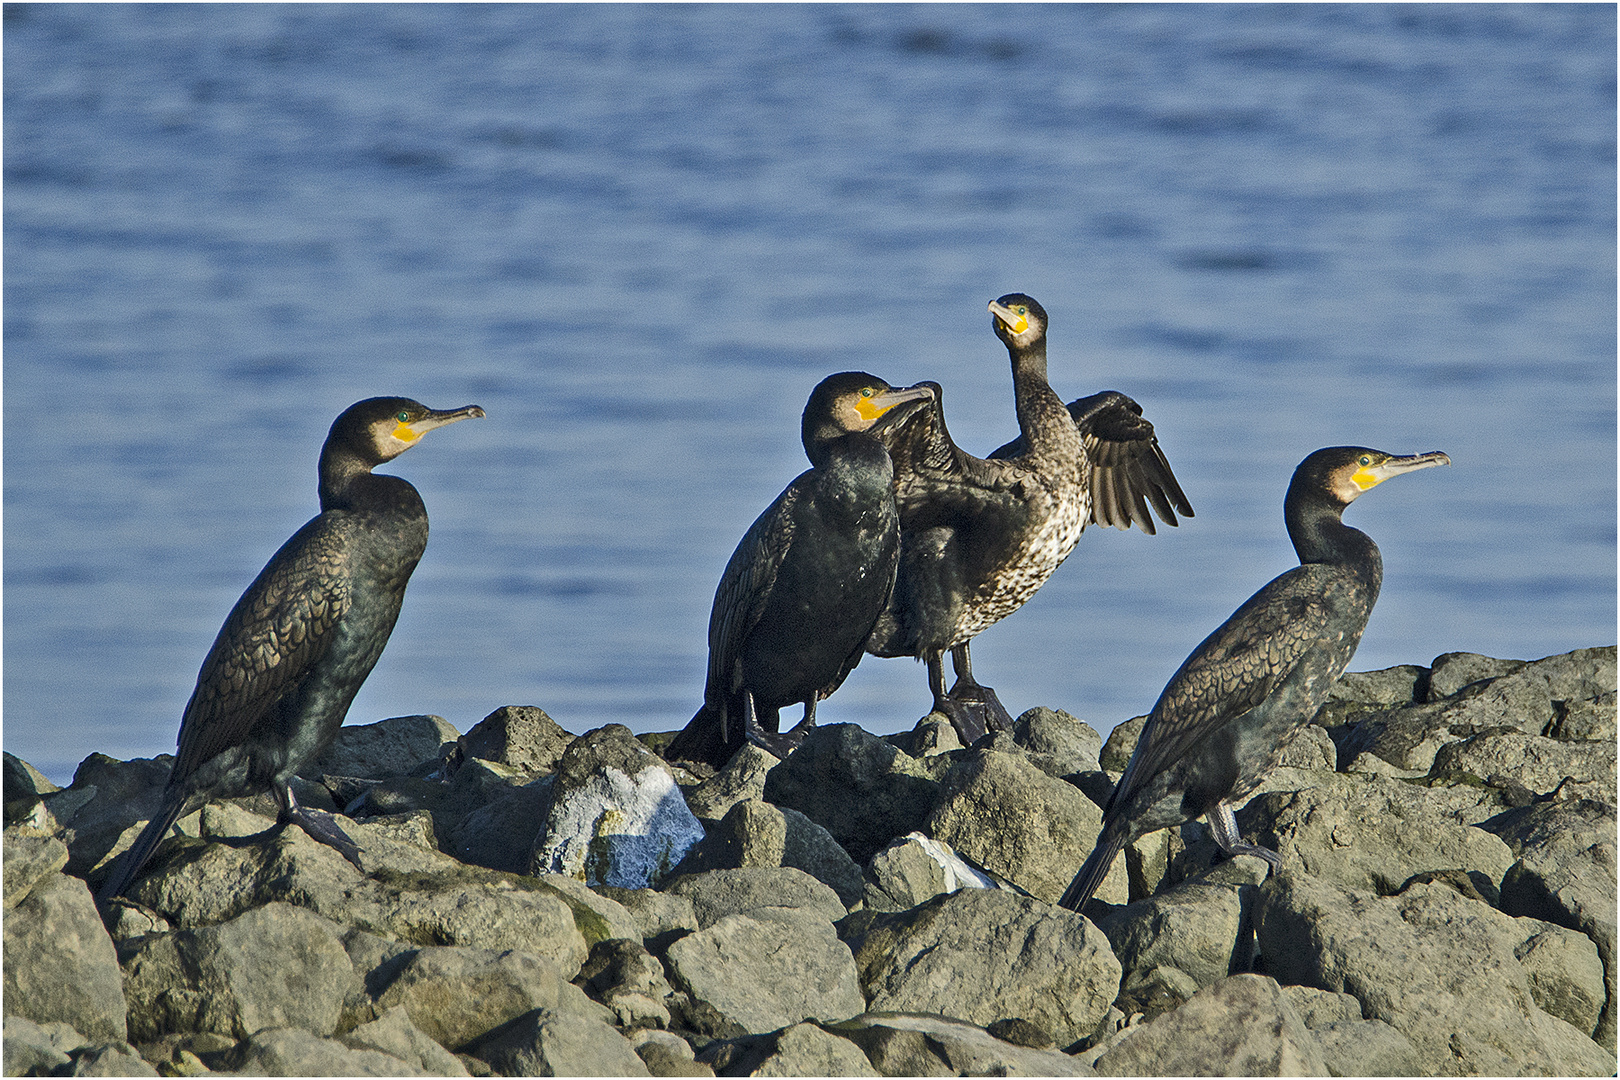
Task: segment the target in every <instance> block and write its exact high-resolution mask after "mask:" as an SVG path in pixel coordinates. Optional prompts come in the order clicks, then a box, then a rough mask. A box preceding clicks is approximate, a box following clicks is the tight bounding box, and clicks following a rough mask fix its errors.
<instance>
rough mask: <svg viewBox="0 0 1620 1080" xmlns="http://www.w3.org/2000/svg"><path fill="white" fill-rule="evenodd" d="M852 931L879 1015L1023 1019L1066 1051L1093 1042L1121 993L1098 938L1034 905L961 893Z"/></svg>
mask: <svg viewBox="0 0 1620 1080" xmlns="http://www.w3.org/2000/svg"><path fill="white" fill-rule="evenodd" d="M851 929H852V930H857V929H858V932H859V936H858V937H855V938H853V939H852V941H851V944H852V946H853V948H854V951H855V961H856V964H857V965H858V966H859V970H860V975H861V985H862V987H863V988H864V989H865V990H866V993H867V995H868V997H869V999H870V1001H871V1007H872V1009H873V1010H874V1011H881V1012H918V1013H938V1014H940V1015H942V1016H952V1017H956V1018H957V1019H960V1020H966V1021H969V1022H970V1023H974V1024H978V1025H980V1026H984V1025H987V1024H992V1023H994V1022H996V1021H998V1020H1003V1019H1022V1020H1027V1021H1029V1022H1030V1023H1032V1024H1035V1025H1036V1026H1038V1027H1039V1028H1041V1029H1042V1030H1044V1031H1046V1032H1047V1033H1048V1034H1049V1035H1050V1036H1051V1037H1052V1038H1053V1039H1054V1040H1055V1041H1056V1043H1057V1045H1058V1046H1061V1047H1067V1046H1070V1045H1071V1044H1073V1043H1075V1042H1078V1041H1079V1040H1081V1039H1084V1038H1086V1037H1087V1036H1088V1035H1090V1034H1091V1032H1092V1030H1093V1029H1094V1028H1095V1027H1096V1026H1097V1023H1098V1021H1100V1020H1101V1019H1102V1018H1103V1016H1104V1014H1106V1013H1107V1012H1108V1007H1109V1005H1110V1004H1111V1003H1112V1002H1113V1000H1114V996H1115V995H1116V994H1117V993H1118V991H1119V979H1120V966H1119V961H1118V960H1116V959H1114V954H1113V953H1112V952H1110V951H1109V948H1108V942H1107V939H1105V938H1104V937H1103V935H1102V933H1101V931H1099V930H1098V929H1097V928H1096V927H1095V926H1093V925H1092V924H1091V923H1090V922H1089V921H1087V920H1086V919H1085V918H1084V917H1082V916H1080V915H1077V914H1075V913H1074V912H1071V911H1067V910H1064V909H1063V908H1059V907H1054V906H1052V905H1049V904H1046V903H1044V902H1042V901H1040V900H1036V899H1034V898H1032V897H1027V896H1018V895H1015V894H1013V893H1008V892H1002V891H999V890H989V889H963V890H961V891H959V892H955V893H951V894H949V895H946V896H940V897H936V898H934V899H933V900H930V901H928V902H927V903H924V904H921V905H919V906H917V907H915V908H913V909H911V910H910V911H902V912H895V913H893V914H884V915H878V916H875V917H872V918H869V919H867V920H865V921H864V922H863V923H862V924H861V925H860V926H859V927H852V928H851Z"/></svg>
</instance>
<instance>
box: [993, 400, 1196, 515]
mask: <svg viewBox="0 0 1620 1080" xmlns="http://www.w3.org/2000/svg"><path fill="white" fill-rule="evenodd" d="M1068 408H1069V415H1070V416H1071V417H1073V418H1074V424H1075V427H1077V428H1079V429H1080V438H1081V440H1082V441H1083V442H1084V443H1085V447H1086V457H1087V459H1088V461H1089V462H1090V469H1091V475H1090V476H1089V477H1088V478H1087V479H1088V482H1089V483H1088V486H1089V490H1090V491H1091V521H1092V522H1093V523H1095V524H1098V525H1111V526H1113V527H1114V528H1116V529H1129V528H1130V527H1131V526H1132V525H1136V526H1137V527H1138V528H1140V529H1141V530H1142V531H1143V532H1145V533H1147V534H1148V535H1149V536H1152V535H1153V534H1154V533H1155V532H1157V531H1158V530H1157V529H1156V528H1155V526H1154V524H1153V516H1152V514H1150V513H1149V512H1148V506H1149V505H1151V506H1152V507H1153V510H1154V511H1155V512H1156V513H1157V514H1158V515H1159V517H1160V519H1161V520H1163V521H1164V523H1165V524H1166V525H1176V524H1178V522H1177V520H1176V514H1177V513H1178V512H1179V513H1180V514H1182V515H1183V516H1184V517H1192V516H1193V508H1192V503H1190V502H1188V501H1187V496H1186V493H1184V492H1183V491H1182V490H1181V484H1180V483H1178V482H1177V480H1176V476H1175V473H1174V472H1172V471H1171V469H1170V462H1169V460H1168V459H1167V458H1166V457H1165V456H1164V451H1163V450H1161V449H1160V448H1159V440H1158V438H1157V437H1156V436H1155V435H1154V433H1153V425H1152V424H1150V423H1149V422H1148V421H1146V420H1144V419H1143V418H1142V406H1140V405H1138V404H1137V403H1136V402H1135V401H1133V400H1131V399H1130V398H1129V397H1126V396H1125V395H1124V394H1121V393H1120V392H1119V391H1117V390H1104V391H1102V392H1101V393H1098V394H1092V395H1091V396H1090V397H1083V398H1077V399H1075V400H1074V401H1071V402H1069V406H1068ZM1023 452H1024V439H1023V436H1019V437H1018V438H1016V439H1014V440H1013V441H1012V442H1010V443H1007V444H1006V445H1005V446H1001V447H999V448H997V449H996V451H995V452H994V453H992V454H991V455H990V457H991V459H1001V458H1013V457H1017V456H1019V455H1020V454H1022V453H1023Z"/></svg>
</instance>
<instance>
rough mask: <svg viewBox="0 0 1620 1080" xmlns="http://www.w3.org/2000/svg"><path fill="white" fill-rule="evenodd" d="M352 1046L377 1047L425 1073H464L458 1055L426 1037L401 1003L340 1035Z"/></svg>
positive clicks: (365, 1048)
mask: <svg viewBox="0 0 1620 1080" xmlns="http://www.w3.org/2000/svg"><path fill="white" fill-rule="evenodd" d="M341 1041H342V1043H343V1044H344V1045H345V1046H347V1047H349V1048H350V1049H351V1050H377V1051H380V1052H382V1053H384V1054H389V1055H392V1056H393V1057H396V1058H398V1059H399V1060H401V1061H403V1062H405V1063H406V1064H407V1065H411V1066H414V1067H415V1068H417V1069H419V1070H420V1071H421V1072H422V1074H423V1075H426V1076H466V1075H467V1068H466V1066H464V1065H463V1064H462V1063H461V1059H460V1058H458V1057H456V1055H454V1054H452V1053H451V1052H450V1051H448V1050H446V1049H445V1048H444V1047H442V1046H440V1045H439V1044H438V1043H436V1042H434V1041H433V1040H432V1039H430V1038H428V1036H427V1035H425V1034H423V1032H422V1031H421V1029H420V1028H418V1027H417V1026H416V1025H415V1024H413V1023H411V1017H410V1013H408V1012H407V1011H406V1010H405V1007H404V1006H403V1005H395V1006H394V1007H393V1008H392V1009H389V1010H387V1011H386V1012H384V1013H383V1014H382V1015H381V1016H379V1017H377V1019H375V1020H373V1021H371V1022H370V1023H365V1024H361V1025H360V1026H358V1027H356V1028H355V1029H354V1030H352V1031H350V1032H349V1033H348V1034H347V1035H344V1036H342V1037H341Z"/></svg>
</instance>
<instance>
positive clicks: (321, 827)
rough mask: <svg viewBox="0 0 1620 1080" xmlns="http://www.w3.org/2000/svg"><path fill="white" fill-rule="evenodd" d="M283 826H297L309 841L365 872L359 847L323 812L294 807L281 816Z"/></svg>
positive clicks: (329, 815)
mask: <svg viewBox="0 0 1620 1080" xmlns="http://www.w3.org/2000/svg"><path fill="white" fill-rule="evenodd" d="M281 820H282V823H283V824H287V825H297V826H298V827H299V828H300V829H303V830H304V832H305V833H307V834H308V835H309V838H310V839H311V840H315V841H318V842H320V843H322V844H325V845H326V846H327V847H329V848H332V849H333V850H334V851H336V852H337V853H338V854H339V855H342V856H343V857H344V858H345V859H348V860H349V862H351V863H353V864H354V867H355V869H356V870H359V871H361V872H362V873H363V872H364V871H365V867H364V866H361V865H360V845H358V844H356V843H355V842H354V840H353V839H351V838H350V836H349V834H348V833H346V832H344V831H343V827H342V826H341V825H339V824H338V823H337V819H336V818H334V817H333V816H332V815H331V814H328V813H327V812H326V811H324V810H311V809H308V808H307V807H303V806H295V807H294V808H292V809H291V810H288V811H286V812H284V813H283V814H282V815H281Z"/></svg>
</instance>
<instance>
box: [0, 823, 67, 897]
mask: <svg viewBox="0 0 1620 1080" xmlns="http://www.w3.org/2000/svg"><path fill="white" fill-rule="evenodd" d="M4 844H5V857H4V859H3V860H0V866H3V868H4V874H5V910H6V911H10V910H11V909H12V908H14V907H16V906H17V905H18V904H20V903H22V902H23V901H24V900H25V899H27V898H28V894H29V893H30V892H32V891H33V889H34V887H35V886H36V885H38V884H40V883H41V882H43V881H46V880H48V879H49V878H50V877H51V875H53V874H55V873H57V872H58V871H60V870H61V869H62V867H64V866H66V865H67V859H68V849H67V845H66V844H64V843H62V841H60V840H58V839H57V838H56V837H54V836H30V835H27V834H25V833H23V832H22V831H21V830H19V829H14V828H12V829H7V830H6V831H5V840H4Z"/></svg>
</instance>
